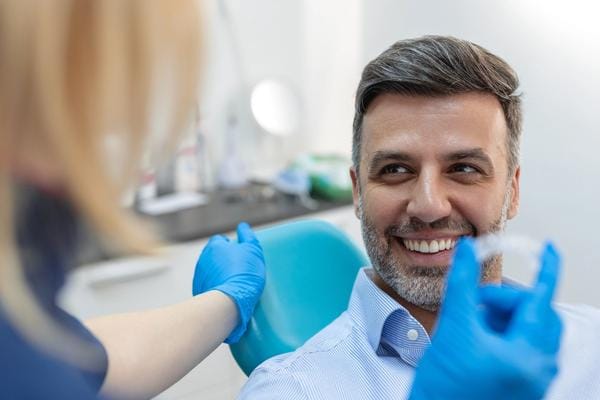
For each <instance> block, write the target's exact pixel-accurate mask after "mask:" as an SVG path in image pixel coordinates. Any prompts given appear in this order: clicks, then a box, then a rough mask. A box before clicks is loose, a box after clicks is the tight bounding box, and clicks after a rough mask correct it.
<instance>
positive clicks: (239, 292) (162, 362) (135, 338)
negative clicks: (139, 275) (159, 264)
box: [86, 223, 265, 399]
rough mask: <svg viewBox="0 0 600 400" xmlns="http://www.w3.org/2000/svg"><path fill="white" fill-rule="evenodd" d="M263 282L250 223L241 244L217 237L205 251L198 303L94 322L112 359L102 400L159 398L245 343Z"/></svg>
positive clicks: (241, 229)
mask: <svg viewBox="0 0 600 400" xmlns="http://www.w3.org/2000/svg"><path fill="white" fill-rule="evenodd" d="M264 277H265V265H264V258H263V254H262V248H261V247H260V244H259V243H258V240H257V239H256V237H255V236H254V233H253V232H252V230H251V229H250V227H249V226H248V225H247V224H244V223H243V224H240V225H239V226H238V242H233V241H229V239H227V238H225V237H224V236H215V237H212V238H211V239H210V240H209V242H208V244H207V245H206V247H205V248H204V250H203V251H202V254H201V255H200V258H199V260H198V263H197V265H196V270H195V274H194V282H193V294H195V295H197V296H195V297H193V298H191V299H189V300H187V301H185V302H182V303H179V304H175V305H172V306H168V307H163V308H159V309H155V310H149V311H143V312H138V313H128V314H120V315H111V316H106V317H100V318H96V319H93V320H90V321H87V322H86V325H87V326H88V327H89V329H90V330H91V331H92V332H93V333H94V334H95V335H96V336H97V337H98V339H99V340H100V341H101V342H102V344H103V345H104V347H105V348H106V351H107V353H108V360H109V365H108V373H107V376H106V379H105V382H104V385H103V386H102V390H101V394H105V395H109V396H110V395H112V396H115V397H117V398H135V399H139V398H150V397H153V396H156V395H157V394H159V393H160V392H162V391H163V390H165V389H167V388H168V387H169V386H171V385H172V384H174V383H175V382H177V381H178V380H179V379H181V378H182V377H183V376H184V375H185V374H187V373H188V372H189V371H190V370H191V369H192V368H194V367H195V366H196V365H197V364H198V363H199V362H201V361H202V360H203V359H204V358H205V357H206V356H208V355H209V354H210V353H211V352H212V351H213V350H214V349H216V348H217V347H218V346H219V345H220V344H221V343H222V342H223V341H224V340H226V341H227V342H230V343H231V342H234V341H236V340H238V339H239V337H240V336H241V335H242V334H243V333H244V331H245V329H246V325H247V323H248V321H249V319H250V317H251V315H252V312H253V310H254V307H255V305H256V303H257V302H258V299H259V298H260V295H261V293H262V290H263V287H264ZM148 295H152V294H151V293H149V294H148Z"/></svg>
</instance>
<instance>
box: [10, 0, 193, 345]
mask: <svg viewBox="0 0 600 400" xmlns="http://www.w3.org/2000/svg"><path fill="white" fill-rule="evenodd" d="M200 25H201V21H200V13H199V10H198V0H53V1H39V0H2V1H1V2H0V124H1V125H0V261H1V264H0V299H1V301H2V303H1V304H2V305H3V308H5V310H6V312H7V314H8V315H9V316H10V317H11V321H14V323H15V324H16V325H19V328H21V330H23V331H25V332H26V333H29V335H28V336H29V337H30V338H31V339H32V340H37V341H40V340H42V339H41V338H40V336H42V335H39V334H37V335H36V334H35V332H36V330H37V331H39V326H38V327H37V328H36V327H35V325H36V324H37V325H39V324H40V323H44V324H45V325H46V328H48V329H54V328H56V327H54V328H52V326H51V325H52V322H51V321H49V319H48V318H47V317H46V316H45V315H44V314H43V312H41V311H40V310H41V309H40V307H39V306H38V305H37V304H36V302H35V299H34V296H33V295H32V294H31V293H29V292H28V286H27V285H26V284H25V281H24V278H23V274H22V271H21V268H20V267H19V260H18V252H17V251H16V247H15V243H14V237H13V235H14V233H13V231H14V226H13V223H14V222H13V221H12V213H13V209H14V205H12V204H11V201H12V200H11V198H12V196H11V193H10V191H11V182H12V180H11V172H10V169H11V168H12V167H11V161H9V160H11V159H15V158H18V157H20V156H21V155H23V154H27V153H28V152H32V151H37V153H36V156H38V155H39V156H41V157H43V158H44V159H45V160H47V161H48V162H49V163H50V164H51V166H52V168H53V169H55V170H56V171H58V173H59V175H60V177H61V184H62V185H63V186H64V189H65V190H66V192H67V193H68V195H69V196H70V198H71V199H72V201H73V204H74V205H75V206H76V208H77V209H78V210H79V211H80V213H81V215H83V216H84V217H85V219H86V220H87V221H88V222H89V223H90V225H92V226H93V227H94V228H95V229H96V230H97V231H98V233H100V234H101V236H103V237H105V238H110V241H111V243H118V244H120V246H122V247H123V249H124V250H128V251H135V252H145V251H148V250H151V249H152V248H153V247H154V245H155V244H156V243H157V242H156V241H155V240H154V238H153V235H151V234H150V233H149V231H148V230H147V229H146V228H145V227H142V226H141V225H140V224H139V223H138V222H137V221H136V220H135V218H133V217H132V216H131V215H130V214H129V213H128V212H127V211H125V210H124V209H123V208H122V207H121V206H120V194H121V193H122V190H123V188H125V187H128V186H130V185H131V184H132V183H133V182H134V180H135V177H136V172H137V167H138V166H139V162H140V156H141V153H142V151H143V149H144V148H145V146H147V144H148V143H147V142H148V136H149V135H148V133H149V132H151V131H152V130H153V129H155V127H153V126H152V124H151V123H150V121H151V117H153V114H154V113H156V112H161V110H167V113H168V114H169V117H170V118H169V122H168V124H167V127H166V128H165V130H166V131H168V132H167V133H168V135H164V136H165V137H167V136H169V137H173V135H176V134H177V133H178V132H180V131H182V129H183V127H184V125H185V124H186V122H187V121H189V118H191V116H192V115H193V114H192V113H193V112H194V110H195V104H196V96H197V93H198V76H199V72H200V47H201V46H200V38H201V31H200ZM114 143H118V145H119V149H120V150H121V154H122V155H125V156H124V157H122V158H121V159H117V160H114V159H109V157H110V156H109V151H108V147H109V146H110V144H114ZM40 222H41V223H43V221H40ZM59 330H60V329H59ZM44 335H46V332H45V333H44ZM46 336H47V335H46ZM42 345H43V344H42ZM45 347H55V346H54V345H50V344H47V346H45Z"/></svg>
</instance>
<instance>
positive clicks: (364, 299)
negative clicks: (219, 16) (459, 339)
mask: <svg viewBox="0 0 600 400" xmlns="http://www.w3.org/2000/svg"><path fill="white" fill-rule="evenodd" d="M371 272H372V271H371V270H370V269H362V270H361V271H360V272H359V274H358V276H357V278H356V282H355V284H354V288H353V290H352V296H351V298H350V302H349V306H348V310H347V311H345V312H344V313H342V314H341V315H340V316H339V317H338V318H337V319H336V320H334V321H333V322H332V323H331V324H330V325H328V326H327V327H325V328H324V329H323V330H322V331H320V332H319V333H317V334H316V335H315V336H313V337H312V338H311V339H309V340H308V341H307V342H306V343H305V344H304V345H303V346H302V347H300V348H299V349H297V350H296V351H295V352H293V353H287V354H282V355H279V356H276V357H273V358H271V359H269V360H267V361H265V362H264V363H262V364H261V365H260V366H258V367H257V368H256V369H255V370H254V372H252V374H251V375H250V378H249V380H248V382H247V383H246V385H245V386H244V388H243V389H242V392H241V394H240V397H239V398H240V399H242V400H264V399H286V400H287V399H289V400H296V399H298V400H299V399H303V400H304V399H364V400H368V399H377V400H381V399H402V398H406V397H407V396H408V393H409V391H410V386H411V383H412V380H413V375H414V369H415V367H416V365H417V363H418V362H419V360H420V359H421V357H422V356H423V353H424V352H425V349H426V348H427V346H428V345H429V343H430V341H429V336H428V334H427V332H426V331H425V329H424V328H423V326H421V324H420V323H419V322H418V321H417V320H416V319H415V318H413V317H412V315H410V313H409V312H408V311H407V310H406V309H405V308H404V307H402V306H401V305H400V304H398V303H397V302H396V301H395V300H393V299H392V298H391V297H389V296H388V295H387V294H386V293H385V292H383V291H382V290H381V289H379V288H378V287H377V286H376V285H375V284H374V283H373V281H372V280H371V279H370V278H369V275H370V273H371ZM560 311H561V316H562V317H563V322H564V324H565V331H564V335H563V342H562V346H561V356H560V364H561V372H560V374H559V376H558V378H557V379H556V380H555V382H554V383H553V386H552V387H551V389H550V392H549V394H548V396H547V398H549V399H600V311H599V310H597V309H594V308H591V307H586V306H561V307H560Z"/></svg>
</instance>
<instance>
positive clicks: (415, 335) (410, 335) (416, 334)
mask: <svg viewBox="0 0 600 400" xmlns="http://www.w3.org/2000/svg"><path fill="white" fill-rule="evenodd" d="M406 337H407V338H408V340H412V341H414V340H417V338H418V337H419V332H417V330H416V329H410V330H409V331H408V332H406Z"/></svg>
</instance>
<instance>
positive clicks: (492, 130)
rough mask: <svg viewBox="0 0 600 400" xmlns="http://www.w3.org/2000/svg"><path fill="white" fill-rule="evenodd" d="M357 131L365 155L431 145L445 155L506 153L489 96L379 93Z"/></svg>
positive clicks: (499, 117) (499, 114) (502, 126)
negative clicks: (475, 151) (477, 151)
mask: <svg viewBox="0 0 600 400" xmlns="http://www.w3.org/2000/svg"><path fill="white" fill-rule="evenodd" d="M362 128H363V129H362V133H363V150H365V151H366V152H367V153H371V152H373V151H377V150H385V148H386V147H390V148H391V149H393V147H395V146H399V147H402V148H405V149H406V148H409V149H410V148H412V149H417V148H418V147H420V146H434V147H436V148H440V147H441V148H442V149H445V150H447V151H459V150H461V148H465V149H466V148H474V147H478V148H483V149H488V148H490V149H492V148H494V147H499V148H497V150H499V151H500V152H501V153H502V154H506V153H505V150H506V138H507V126H506V121H505V118H504V113H503V111H502V107H501V105H500V103H499V102H498V100H497V99H496V98H495V97H494V96H493V95H490V94H485V93H464V94H458V95H450V96H436V97H429V96H405V95H399V94H382V95H380V96H378V97H377V98H375V99H374V100H373V102H372V103H371V104H370V105H369V107H368V109H367V112H366V114H365V118H364V120H363V127H362ZM382 148H383V149H382ZM432 150H433V149H432ZM365 155H366V154H365V153H364V152H363V157H364V156H365Z"/></svg>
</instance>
